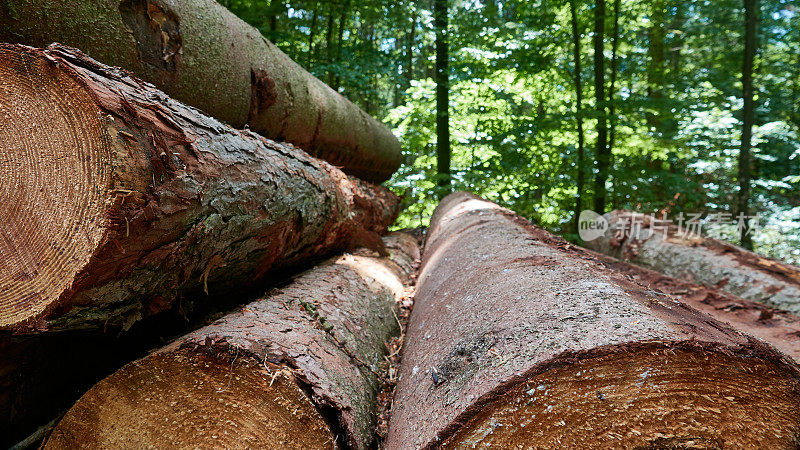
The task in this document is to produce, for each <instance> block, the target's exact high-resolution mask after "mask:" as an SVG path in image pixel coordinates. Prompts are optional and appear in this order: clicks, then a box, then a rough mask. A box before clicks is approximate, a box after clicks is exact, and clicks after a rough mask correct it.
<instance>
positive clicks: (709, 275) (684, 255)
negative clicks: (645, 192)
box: [586, 210, 800, 314]
mask: <svg viewBox="0 0 800 450" xmlns="http://www.w3.org/2000/svg"><path fill="white" fill-rule="evenodd" d="M604 217H605V219H606V221H607V223H608V228H607V229H606V233H605V234H604V235H603V236H601V237H600V238H598V239H595V240H592V241H589V242H586V246H587V247H588V248H590V249H592V250H596V251H598V252H600V253H605V254H607V255H610V256H613V257H615V258H618V259H622V260H624V261H630V262H632V263H634V264H637V265H640V266H643V267H645V268H648V269H652V270H655V271H656V272H661V273H663V274H665V275H668V276H670V277H673V278H677V279H679V280H683V281H688V282H692V283H696V284H700V285H703V286H705V287H708V288H711V289H717V290H720V291H724V292H728V293H730V294H733V295H736V296H739V297H742V298H745V299H748V300H753V301H756V302H760V303H764V304H767V305H769V306H773V307H775V308H779V309H783V310H786V311H789V312H790V313H792V314H800V268H797V267H794V266H791V265H788V264H784V263H782V262H780V261H775V260H773V259H769V258H764V257H762V256H760V255H757V254H755V253H753V252H750V251H747V250H745V249H742V248H740V247H737V246H735V245H731V244H729V243H727V242H722V241H720V240H717V239H713V238H710V237H707V236H702V235H700V234H697V233H690V232H688V231H689V230H686V229H682V228H679V227H677V226H674V225H673V226H665V225H663V224H660V223H658V221H657V220H653V218H652V217H651V216H648V215H644V214H640V213H635V212H630V211H619V210H618V211H612V212H610V213H608V214H606V215H605V216H604Z"/></svg>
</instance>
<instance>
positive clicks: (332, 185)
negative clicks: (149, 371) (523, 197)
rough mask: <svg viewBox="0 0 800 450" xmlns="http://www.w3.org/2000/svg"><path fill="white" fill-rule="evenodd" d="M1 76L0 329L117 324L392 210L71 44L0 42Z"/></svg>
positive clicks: (384, 200)
mask: <svg viewBox="0 0 800 450" xmlns="http://www.w3.org/2000/svg"><path fill="white" fill-rule="evenodd" d="M0 79H2V80H3V83H2V85H0V117H10V119H9V120H10V122H7V123H5V124H4V126H2V127H0V142H2V143H3V145H0V180H2V183H0V189H2V192H3V194H2V198H3V199H4V200H7V201H3V202H0V254H2V255H3V257H2V259H3V261H2V262H3V264H0V328H13V329H16V330H18V331H30V332H35V331H40V330H46V329H50V330H56V329H71V328H95V329H98V328H99V329H103V328H104V327H109V329H114V328H123V329H124V328H127V327H129V326H130V325H132V324H133V323H134V322H136V321H137V320H140V319H141V318H143V317H147V316H149V315H153V314H156V313H159V312H161V311H165V310H168V309H170V308H172V307H173V306H178V305H179V304H180V302H179V300H181V299H183V300H184V301H186V300H189V299H192V298H202V297H203V296H204V294H205V295H207V294H210V293H213V294H214V295H220V294H222V293H225V292H229V291H230V290H231V289H240V288H241V289H244V288H247V287H248V286H250V287H254V285H255V284H256V283H258V282H260V281H262V280H264V277H265V276H266V274H267V273H268V271H269V270H270V269H274V268H277V267H285V266H286V265H288V264H297V263H302V262H304V261H308V260H309V259H312V258H315V257H318V256H320V255H323V254H325V253H330V252H332V251H334V250H337V249H339V248H341V247H342V246H343V245H348V244H349V243H354V244H360V245H365V244H367V243H373V244H376V245H377V244H378V237H377V234H376V233H378V232H383V231H385V229H386V227H387V226H388V225H389V224H391V223H392V222H393V221H394V219H395V217H396V214H397V207H398V199H397V198H396V196H395V195H394V194H392V193H390V192H389V191H388V190H387V189H385V188H383V187H380V186H373V185H369V184H367V183H364V182H360V181H358V180H356V179H353V178H347V177H346V176H345V175H344V174H343V173H342V172H341V171H339V170H338V169H336V168H335V167H333V166H331V165H330V164H328V163H325V162H324V161H320V160H317V159H314V158H312V157H310V156H308V155H307V154H306V153H305V152H303V151H301V150H299V149H297V148H295V147H292V146H290V145H286V144H278V143H275V142H272V141H269V140H267V139H265V138H263V137H261V136H258V135H256V134H254V133H249V132H240V131H237V130H234V129H232V128H230V127H228V126H226V125H224V124H222V123H220V122H218V121H216V120H214V119H212V118H210V117H208V116H204V115H203V114H201V113H200V112H199V111H197V110H196V109H193V108H189V107H187V106H185V105H183V104H181V103H179V102H176V101H174V100H172V99H170V98H169V97H167V96H166V95H164V93H163V92H161V91H158V90H157V89H155V88H154V87H153V86H152V85H149V84H146V83H143V82H142V81H141V80H139V79H136V78H133V77H132V76H131V75H130V74H129V72H126V71H123V70H119V69H116V68H112V67H108V66H105V65H102V64H100V63H98V62H96V61H94V60H92V59H90V58H89V57H87V56H86V55H84V54H82V53H80V52H79V51H77V50H75V49H71V48H68V47H62V46H59V45H55V44H54V45H53V46H51V47H50V48H49V49H48V50H41V49H35V48H31V47H25V46H21V45H7V44H3V45H2V46H0ZM45 124H46V125H45ZM35 125H39V126H35ZM23 130H24V131H23ZM20 133H24V134H20ZM14 186H26V189H16V190H15V189H13V187H14ZM361 242H364V243H361ZM186 306H189V304H188V303H186Z"/></svg>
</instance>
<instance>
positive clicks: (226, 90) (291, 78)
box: [0, 0, 401, 182]
mask: <svg viewBox="0 0 800 450" xmlns="http://www.w3.org/2000/svg"><path fill="white" fill-rule="evenodd" d="M0 41H3V42H14V43H21V44H28V45H33V46H38V47H45V46H47V45H49V44H50V43H52V42H60V43H62V44H65V45H70V46H73V47H76V48H79V49H81V50H82V51H84V52H86V53H87V54H89V55H90V56H91V57H93V58H96V59H98V60H99V61H101V62H103V63H105V64H110V65H114V66H120V67H123V68H125V69H128V70H131V71H133V72H134V73H135V74H136V75H137V76H138V77H141V78H142V79H144V80H146V81H148V82H150V83H153V84H154V85H156V86H158V87H159V89H162V90H164V92H166V93H167V94H169V95H170V96H172V97H174V98H175V99H177V100H179V101H181V102H183V103H186V104H188V105H191V106H194V107H196V108H199V109H201V110H202V111H204V112H206V113H207V114H209V115H211V116H213V117H215V118H217V119H219V120H221V121H223V122H226V123H228V124H230V125H231V126H233V127H235V128H242V127H245V126H249V127H250V129H251V130H253V131H255V132H257V133H260V134H262V135H264V136H266V137H268V138H270V139H275V140H277V141H287V142H290V143H292V144H294V145H297V146H298V147H301V148H303V149H304V150H306V151H308V152H309V153H311V154H313V155H314V156H317V157H320V158H323V159H325V160H327V161H329V162H331V163H332V164H334V165H337V166H341V167H342V168H343V169H344V171H345V173H347V174H350V175H354V176H357V177H360V178H362V179H364V180H367V181H373V182H381V181H384V180H386V179H388V178H389V177H390V176H391V174H392V173H393V172H394V171H395V170H397V168H398V167H399V166H400V161H401V153H400V143H399V142H398V140H397V138H395V137H394V135H393V134H392V133H391V131H390V130H389V129H388V128H387V127H386V126H384V125H383V124H382V123H380V122H378V121H377V120H375V119H374V118H373V117H371V116H369V115H368V114H367V113H365V112H364V111H362V110H361V109H360V108H358V107H357V106H356V105H355V104H353V103H352V102H350V101H348V100H347V99H345V98H344V97H343V96H342V95H340V94H339V93H338V92H336V91H334V90H333V89H331V88H329V87H328V86H327V85H325V84H324V83H323V82H322V81H320V80H318V79H317V78H315V77H314V76H312V75H311V74H310V73H308V72H307V71H306V70H304V69H303V68H302V67H300V66H299V65H298V64H296V63H295V62H294V61H292V60H291V59H289V57H287V56H286V55H285V54H284V53H283V52H282V51H280V50H279V49H278V48H277V47H276V46H275V45H274V44H272V43H271V42H269V41H267V40H266V39H265V38H264V37H263V36H261V34H260V33H259V31H258V30H256V29H255V28H253V27H251V26H249V25H247V24H246V23H245V22H243V21H242V20H240V19H239V18H238V17H236V16H235V15H234V14H232V13H231V12H230V11H228V10H226V9H225V8H224V7H223V6H221V5H220V4H218V3H217V2H216V1H214V0H169V1H167V0H93V1H78V2H65V1H62V0H37V1H34V2H31V1H26V0H4V1H3V2H2V3H0Z"/></svg>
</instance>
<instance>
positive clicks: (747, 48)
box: [737, 0, 760, 250]
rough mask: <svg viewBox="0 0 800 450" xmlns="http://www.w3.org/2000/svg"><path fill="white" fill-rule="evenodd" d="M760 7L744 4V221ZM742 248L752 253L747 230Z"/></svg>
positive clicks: (741, 161)
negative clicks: (754, 64)
mask: <svg viewBox="0 0 800 450" xmlns="http://www.w3.org/2000/svg"><path fill="white" fill-rule="evenodd" d="M759 14H760V7H759V5H758V0H744V63H743V64H742V99H743V100H744V110H743V111H742V142H741V148H740V149H739V196H738V205H737V213H738V214H739V215H740V216H743V217H744V218H747V217H748V216H749V215H750V180H751V178H752V173H751V166H750V165H751V158H750V149H751V148H752V137H753V125H754V123H755V100H754V98H753V63H754V60H755V57H756V48H757V46H758V36H757V35H756V33H757V30H756V27H757V24H758V20H759ZM739 239H740V241H741V245H742V247H744V248H746V249H748V250H752V249H753V239H752V236H750V229H749V227H742V229H741V233H740V235H739Z"/></svg>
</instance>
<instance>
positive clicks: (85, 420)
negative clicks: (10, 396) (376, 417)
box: [46, 350, 335, 449]
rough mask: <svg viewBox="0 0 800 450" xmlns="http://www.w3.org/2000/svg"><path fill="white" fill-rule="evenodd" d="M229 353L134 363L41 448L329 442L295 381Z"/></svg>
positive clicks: (326, 445)
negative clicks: (228, 355) (225, 354)
mask: <svg viewBox="0 0 800 450" xmlns="http://www.w3.org/2000/svg"><path fill="white" fill-rule="evenodd" d="M231 356H233V358H222V357H213V356H208V355H206V354H204V353H195V352H191V351H189V350H177V351H174V352H163V353H155V354H153V355H150V356H149V357H147V358H145V359H143V360H139V361H136V362H133V363H131V364H129V365H127V366H126V367H124V368H122V369H121V370H119V371H118V372H116V373H115V374H114V375H112V376H110V377H108V378H106V379H104V380H103V381H101V382H100V383H98V384H97V385H96V386H95V387H93V388H92V389H91V390H89V392H87V393H86V394H85V395H84V396H83V397H82V398H81V399H80V400H79V401H78V402H77V403H76V404H75V406H73V407H72V409H70V410H69V412H68V413H67V414H66V415H65V416H64V418H63V419H62V421H61V423H59V425H58V426H57V427H56V428H55V430H54V431H53V434H52V435H51V436H50V439H49V440H48V442H47V446H46V448H53V449H58V448H77V447H80V448H90V449H91V448H98V449H99V448H163V449H172V448H176V449H178V448H286V449H331V448H334V441H335V438H334V436H333V434H332V433H331V432H330V430H329V428H328V426H327V424H326V422H325V419H324V417H323V416H322V414H321V413H320V412H319V411H318V410H317V409H316V407H315V406H314V404H313V403H312V402H311V400H310V399H309V398H308V396H307V395H306V394H305V393H304V392H303V390H302V389H301V388H300V386H298V385H297V384H296V382H295V381H294V380H292V379H290V378H289V377H287V376H284V375H283V374H281V373H280V371H277V372H276V371H275V370H271V371H268V370H267V369H266V368H265V367H264V365H263V364H262V362H261V361H256V360H255V359H254V358H251V357H249V356H247V357H246V356H244V355H237V354H236V352H234V355H231ZM236 356H238V358H237V357H236Z"/></svg>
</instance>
